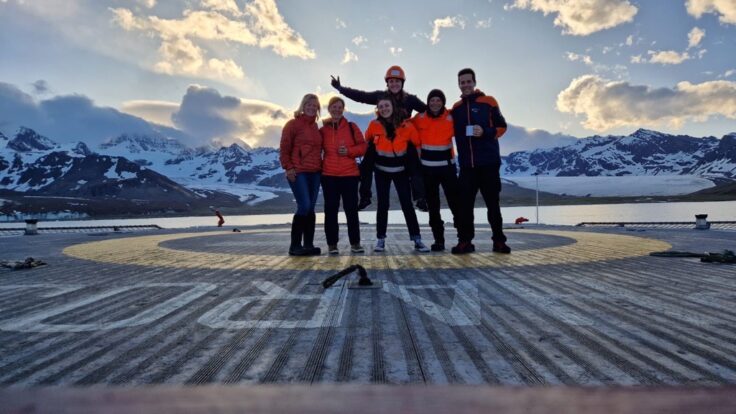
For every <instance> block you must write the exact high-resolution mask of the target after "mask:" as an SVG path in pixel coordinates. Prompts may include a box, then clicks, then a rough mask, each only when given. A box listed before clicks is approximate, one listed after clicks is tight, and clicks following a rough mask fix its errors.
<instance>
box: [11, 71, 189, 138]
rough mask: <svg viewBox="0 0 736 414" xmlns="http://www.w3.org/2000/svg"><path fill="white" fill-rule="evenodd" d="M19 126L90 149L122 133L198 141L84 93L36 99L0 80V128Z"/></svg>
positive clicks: (12, 130)
mask: <svg viewBox="0 0 736 414" xmlns="http://www.w3.org/2000/svg"><path fill="white" fill-rule="evenodd" d="M21 126H24V127H28V128H32V129H34V130H36V131H37V132H39V133H40V134H42V135H45V136H48V137H49V138H51V139H53V140H54V141H56V142H59V143H68V142H78V141H84V142H85V143H87V144H88V145H90V146H92V147H93V148H94V147H95V146H97V145H99V144H100V143H102V142H104V141H106V140H108V139H110V138H114V137H117V136H119V135H120V134H123V133H133V134H145V135H151V136H165V137H169V138H175V139H178V140H179V141H181V142H183V143H184V144H187V145H193V144H196V143H197V140H196V139H194V138H193V137H192V136H190V135H187V134H185V133H183V132H182V131H179V130H176V129H174V128H168V127H166V126H162V125H155V124H152V123H150V122H148V121H146V120H144V119H142V118H140V117H137V116H133V115H130V114H126V113H123V112H120V111H118V110H117V109H114V108H110V107H100V106H97V105H96V104H95V103H94V102H93V101H92V100H91V99H89V98H88V97H86V96H83V95H65V96H55V97H52V98H49V99H45V100H40V101H36V100H35V99H34V98H33V97H32V96H30V95H28V94H26V93H24V92H23V91H21V90H20V89H18V88H17V87H16V86H14V85H11V84H8V83H2V82H0V131H2V132H3V133H5V134H6V135H8V136H10V135H11V134H14V133H15V131H16V130H17V129H18V128H19V127H21Z"/></svg>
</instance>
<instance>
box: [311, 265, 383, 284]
mask: <svg viewBox="0 0 736 414" xmlns="http://www.w3.org/2000/svg"><path fill="white" fill-rule="evenodd" d="M356 270H357V271H358V275H359V276H360V280H358V285H359V286H371V285H373V282H371V280H370V279H369V278H368V272H366V271H365V268H364V267H363V266H361V265H352V266H348V267H346V268H345V269H343V270H341V271H339V272H337V273H335V274H334V275H332V276H330V277H328V278H327V279H325V280H324V281H323V282H322V287H323V288H325V289H327V288H329V287H330V286H332V285H334V284H335V282H337V281H338V280H340V278H342V277H343V276H345V275H348V274H350V273H353V272H354V271H356Z"/></svg>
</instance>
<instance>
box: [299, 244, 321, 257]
mask: <svg viewBox="0 0 736 414" xmlns="http://www.w3.org/2000/svg"><path fill="white" fill-rule="evenodd" d="M303 249H304V251H306V252H307V254H305V255H304V256H320V255H321V254H322V249H320V248H319V247H314V246H304V247H303Z"/></svg>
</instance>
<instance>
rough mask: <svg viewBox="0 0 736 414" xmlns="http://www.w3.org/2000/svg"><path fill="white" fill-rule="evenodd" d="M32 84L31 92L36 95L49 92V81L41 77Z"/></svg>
mask: <svg viewBox="0 0 736 414" xmlns="http://www.w3.org/2000/svg"><path fill="white" fill-rule="evenodd" d="M31 86H33V93H35V94H36V95H45V94H47V93H49V91H50V88H49V83H48V82H46V81H45V80H43V79H39V80H37V81H35V82H33V83H32V84H31Z"/></svg>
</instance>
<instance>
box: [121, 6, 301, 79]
mask: <svg viewBox="0 0 736 414" xmlns="http://www.w3.org/2000/svg"><path fill="white" fill-rule="evenodd" d="M200 6H201V7H202V8H204V10H192V9H187V10H185V11H184V12H183V14H182V17H181V18H171V19H167V18H161V17H157V16H137V15H136V14H134V13H133V11H131V10H129V9H126V8H114V9H110V11H111V12H112V14H113V19H112V20H113V22H114V23H116V24H117V25H118V26H120V27H121V28H123V29H124V30H126V31H140V32H144V33H147V34H151V35H154V36H157V37H159V38H160V39H161V46H160V47H159V56H160V58H161V60H160V61H159V62H157V63H156V64H155V65H154V70H156V71H158V72H160V73H166V74H172V75H179V74H181V75H191V76H201V77H207V78H216V79H227V78H235V79H241V78H243V77H244V71H243V69H242V68H241V67H240V66H239V65H238V64H237V63H236V62H235V61H233V60H232V59H220V58H217V57H209V56H208V52H207V51H206V50H205V49H204V46H205V45H206V44H207V42H216V41H219V42H228V43H234V44H242V45H247V46H258V47H261V48H264V49H266V48H270V49H272V50H273V51H274V52H275V53H276V54H278V55H280V56H284V57H290V56H295V57H299V58H302V59H313V58H315V53H314V51H313V50H311V49H309V47H308V45H307V42H306V41H305V40H304V38H302V36H301V35H299V34H298V33H296V32H295V31H294V30H293V29H292V28H291V27H289V25H288V24H286V22H285V21H284V18H283V16H281V14H280V13H279V10H278V8H277V7H276V3H275V2H274V0H255V1H253V2H251V3H249V4H248V5H246V6H245V10H241V9H240V8H239V7H238V5H237V3H235V1H234V0H203V1H202V2H201V3H200Z"/></svg>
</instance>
